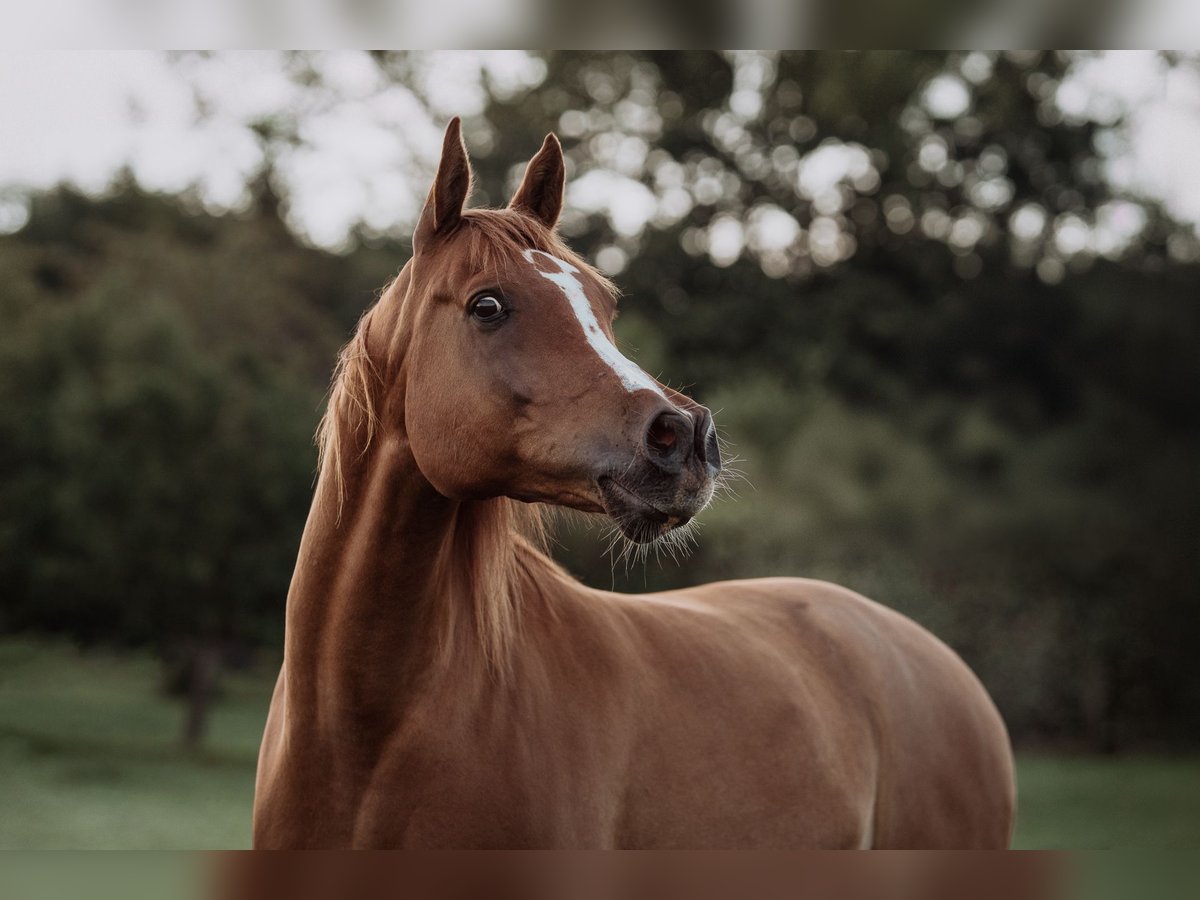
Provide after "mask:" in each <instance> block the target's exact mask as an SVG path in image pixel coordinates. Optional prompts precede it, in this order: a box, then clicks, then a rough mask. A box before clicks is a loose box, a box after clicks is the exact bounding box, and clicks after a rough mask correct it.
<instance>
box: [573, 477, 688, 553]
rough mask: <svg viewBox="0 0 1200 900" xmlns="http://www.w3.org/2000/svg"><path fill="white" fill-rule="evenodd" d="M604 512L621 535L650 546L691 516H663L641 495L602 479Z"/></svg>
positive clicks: (664, 514) (599, 482)
mask: <svg viewBox="0 0 1200 900" xmlns="http://www.w3.org/2000/svg"><path fill="white" fill-rule="evenodd" d="M596 486H597V487H598V488H599V489H600V497H601V499H602V501H603V503H604V511H605V512H606V513H608V516H609V518H611V519H612V520H613V522H615V523H616V525H617V528H619V529H620V530H621V533H622V534H623V535H625V537H627V538H629V539H630V540H631V541H635V542H636V543H639V544H647V543H650V542H651V541H655V540H658V539H659V538H660V537H662V536H663V535H664V534H666V533H667V532H668V531H670V530H671V529H672V528H677V527H679V526H680V525H684V524H686V523H687V522H688V520H689V519H690V518H691V516H675V515H671V514H670V513H666V512H663V511H662V510H661V509H659V508H658V507H657V506H655V505H654V504H653V503H651V502H650V501H649V500H647V499H645V498H644V497H642V496H641V495H640V494H638V493H636V492H635V491H633V490H631V489H630V488H628V487H626V486H625V485H623V484H621V482H619V481H617V480H616V479H615V478H611V477H610V476H608V475H602V476H600V477H599V478H597V479H596Z"/></svg>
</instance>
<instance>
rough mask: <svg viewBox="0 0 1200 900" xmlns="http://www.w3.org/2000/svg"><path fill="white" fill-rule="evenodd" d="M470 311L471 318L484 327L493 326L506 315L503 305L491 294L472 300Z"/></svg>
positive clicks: (506, 311)
mask: <svg viewBox="0 0 1200 900" xmlns="http://www.w3.org/2000/svg"><path fill="white" fill-rule="evenodd" d="M470 311H471V317H472V318H474V319H475V321H476V322H482V323H483V324H485V325H493V324H495V323H496V322H499V321H500V320H501V319H503V318H504V317H505V316H506V315H508V310H507V309H505V308H504V304H503V303H501V302H500V301H499V300H497V299H496V298H495V297H493V296H492V295H491V294H483V295H481V296H479V297H476V298H475V299H474V300H472V301H471V310H470Z"/></svg>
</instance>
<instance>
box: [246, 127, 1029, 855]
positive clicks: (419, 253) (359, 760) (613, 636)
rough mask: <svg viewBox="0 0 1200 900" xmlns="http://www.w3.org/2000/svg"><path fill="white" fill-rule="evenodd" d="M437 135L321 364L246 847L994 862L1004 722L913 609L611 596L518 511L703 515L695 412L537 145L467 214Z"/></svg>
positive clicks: (833, 591) (648, 533) (747, 597)
mask: <svg viewBox="0 0 1200 900" xmlns="http://www.w3.org/2000/svg"><path fill="white" fill-rule="evenodd" d="M471 181H472V172H471V166H470V162H469V160H468V157H467V150H466V146H465V144H464V142H463V138H462V133H461V125H460V122H459V120H458V119H457V118H456V119H454V120H452V121H451V123H450V125H449V127H448V128H447V129H446V132H445V137H444V141H443V146H442V155H441V159H440V162H439V165H438V169H437V174H436V176H435V178H434V182H433V185H432V187H431V189H430V191H429V194H428V199H427V201H426V203H425V206H424V208H423V210H422V212H421V215H420V218H419V221H418V224H417V226H416V229H415V231H414V235H413V255H412V258H411V259H410V260H409V261H408V262H407V263H406V264H405V265H404V267H403V269H402V270H401V271H400V272H399V274H398V275H397V276H396V278H395V279H394V281H393V282H392V283H391V284H390V285H389V286H388V287H387V288H386V289H385V290H384V292H383V293H382V295H381V297H380V298H379V300H378V302H377V303H376V304H375V305H374V306H373V308H371V309H370V310H368V311H367V312H366V313H365V314H364V316H363V318H362V319H361V320H360V322H359V325H358V327H357V329H356V331H355V333H354V335H353V337H352V339H351V340H350V341H349V343H348V344H347V345H346V346H345V347H344V348H343V350H342V352H341V355H340V357H339V361H338V365H337V369H336V372H335V375H334V380H333V385H332V388H331V390H330V396H329V401H328V407H327V410H326V413H325V416H324V419H323V420H322V424H321V427H320V429H319V433H318V440H319V446H320V464H319V473H318V476H317V481H316V486H315V489H314V498H313V502H312V508H311V511H310V514H309V517H308V520H307V524H306V526H305V529H304V532H303V536H302V538H301V543H300V548H299V553H298V557H297V562H296V568H295V573H294V576H293V579H292V582H291V587H290V589H289V592H288V597H287V608H286V632H285V639H284V657H283V664H282V669H281V672H280V674H279V678H278V682H277V684H276V688H275V692H274V696H273V698H272V701H271V706H270V710H269V714H268V718H267V722H266V727H265V731H264V736H263V741H262V747H261V751H260V755H259V764H258V772H257V779H256V786H255V804H254V819H253V840H254V845H255V847H258V848H350V847H365V848H568V849H569V848H694V849H704V848H728V849H736V848H788V849H794V848H871V847H880V848H1002V847H1006V846H1007V845H1008V843H1009V841H1010V839H1011V833H1012V826H1013V817H1014V808H1015V798H1014V778H1013V764H1012V754H1011V750H1010V746H1009V741H1008V736H1007V733H1006V730H1005V726H1004V724H1003V721H1002V720H1001V718H1000V716H999V714H998V712H997V710H996V708H995V707H994V705H993V704H992V702H991V700H990V698H989V697H988V694H987V693H986V691H985V690H984V688H983V687H982V685H981V684H980V682H979V681H978V680H977V679H976V677H975V676H974V675H973V673H972V672H971V671H970V669H969V668H968V667H967V666H966V665H965V664H964V663H963V662H962V661H961V660H960V658H959V657H958V656H956V655H955V653H954V652H952V651H951V650H950V649H949V648H948V647H947V646H945V645H944V644H943V643H941V642H940V641H939V640H938V639H937V638H935V637H934V636H933V635H931V634H930V633H929V632H927V631H925V630H924V629H923V628H921V627H920V626H918V625H916V624H915V623H914V622H912V621H910V620H909V619H907V618H905V617H903V616H901V615H899V614H898V613H896V612H894V611H892V610H889V609H887V608H885V607H883V606H881V605H878V604H876V603H874V602H872V601H870V600H867V599H866V598H864V597H862V596H860V595H858V594H856V593H853V592H852V591H850V590H847V589H845V588H842V587H838V586H835V585H832V584H828V583H824V582H820V581H815V580H806V579H801V578H764V579H754V580H743V581H727V582H721V583H712V584H705V585H703V586H700V587H695V588H688V589H684V590H676V591H669V592H664V593H650V594H641V595H624V594H620V593H612V592H606V591H602V590H594V589H592V588H590V587H587V586H584V585H583V584H581V583H579V582H578V581H577V580H575V579H574V578H573V577H571V575H569V574H568V573H567V572H566V571H565V570H564V569H563V568H561V567H560V566H559V565H557V564H556V563H555V562H554V561H553V560H552V559H551V558H550V557H549V555H548V554H547V552H546V549H545V547H546V543H545V538H544V529H543V525H542V512H541V511H543V510H545V509H546V508H547V507H548V506H561V507H568V508H570V509H574V510H579V511H582V512H585V513H594V514H598V515H601V516H607V517H609V518H610V519H611V520H612V522H613V523H615V525H616V527H617V528H618V529H620V531H621V533H622V534H623V535H624V536H625V537H626V538H628V539H629V540H630V541H631V542H634V543H636V544H638V545H641V544H648V543H652V542H655V541H661V540H663V539H664V538H667V537H668V536H670V535H672V534H676V533H677V531H678V529H681V528H685V527H687V525H688V523H689V522H690V521H691V520H692V519H693V517H695V516H696V515H697V514H698V513H699V512H700V511H701V509H703V508H704V507H705V505H706V504H707V503H708V502H709V500H710V499H711V497H712V494H713V491H714V485H715V484H716V481H717V479H718V477H719V475H720V472H721V468H722V462H721V456H720V453H721V449H720V445H719V442H718V440H717V437H716V431H715V428H714V425H713V419H712V416H711V414H710V412H709V410H708V409H706V408H705V407H703V406H701V405H700V404H699V403H697V402H695V401H694V400H692V399H691V398H689V397H687V396H685V395H684V394H682V393H680V392H679V391H676V390H672V389H671V388H669V387H667V386H666V385H665V384H662V383H660V382H659V381H657V380H656V379H654V378H652V377H650V376H649V375H648V374H646V372H644V371H643V370H641V369H640V368H638V367H637V366H636V365H635V364H634V363H632V362H631V361H630V360H629V359H627V358H626V357H625V356H623V355H622V354H621V353H620V352H619V351H618V349H617V347H616V344H615V341H614V337H613V331H612V322H613V318H614V315H615V313H616V296H617V294H616V290H615V289H614V287H613V285H612V284H611V283H610V282H609V281H607V280H606V279H605V278H604V277H602V276H601V275H600V274H599V273H598V272H597V271H596V270H595V269H593V268H592V267H591V266H589V265H588V264H587V263H586V262H584V261H583V260H582V259H581V258H579V257H578V256H576V255H575V254H574V253H572V252H571V250H570V249H569V248H568V247H567V246H566V245H565V243H564V242H563V240H562V238H561V237H560V236H559V234H558V232H557V230H556V226H557V223H558V219H559V216H560V213H561V210H562V206H563V200H564V181H565V165H564V158H563V152H562V147H561V145H560V144H559V142H558V139H557V138H556V137H555V136H554V135H553V134H551V135H548V136H547V137H546V139H545V142H544V143H543V145H542V147H541V149H540V150H539V151H538V152H537V154H536V155H535V156H534V157H533V158H532V159H531V160H530V161H529V163H528V165H527V168H526V170H525V174H524V178H523V180H522V181H521V183H520V186H519V188H518V189H517V191H516V193H515V194H514V195H513V197H512V199H511V201H510V202H509V204H508V206H507V207H505V208H502V209H482V208H480V209H475V208H467V199H468V196H469V194H470V192H471Z"/></svg>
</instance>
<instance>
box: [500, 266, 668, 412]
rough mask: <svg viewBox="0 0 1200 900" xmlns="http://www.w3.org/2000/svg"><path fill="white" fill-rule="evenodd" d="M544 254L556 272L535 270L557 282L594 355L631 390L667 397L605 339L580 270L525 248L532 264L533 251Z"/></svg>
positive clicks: (650, 379) (652, 380) (606, 336)
mask: <svg viewBox="0 0 1200 900" xmlns="http://www.w3.org/2000/svg"><path fill="white" fill-rule="evenodd" d="M535 253H536V254H537V255H538V256H541V257H544V258H545V259H547V260H549V261H550V262H552V263H554V265H555V267H556V268H557V269H558V271H557V272H543V271H542V270H541V269H537V266H536V265H534V268H535V269H537V273H538V274H539V275H541V276H542V277H543V278H546V279H549V280H550V281H553V282H554V283H555V284H556V285H558V288H559V290H561V291H562V292H563V294H564V295H566V298H567V301H568V302H569V303H570V304H571V311H572V312H573V313H575V318H576V320H577V321H578V322H579V325H580V327H581V328H583V336H584V337H585V338H587V342H588V343H589V344H590V345H591V347H592V349H593V350H595V351H596V355H597V356H599V357H600V358H601V359H602V360H604V362H605V364H606V365H607V366H608V367H609V368H610V369H612V370H613V371H614V372H616V373H617V377H618V378H619V379H621V384H623V385H624V386H625V390H627V391H629V392H631V393H632V392H633V391H654V393H656V394H658V396H660V397H662V398H663V399H664V400H665V399H667V398H666V395H665V394H663V392H662V390H661V389H660V388H659V386H658V385H657V384H656V383H655V382H654V379H653V378H651V377H650V376H649V375H647V374H646V373H645V372H643V371H642V370H641V369H639V368H638V367H637V366H636V365H634V364H633V362H631V361H630V360H628V359H626V358H625V357H624V356H622V355H621V351H620V350H618V349H617V348H616V346H614V344H613V342H612V341H610V340H609V339H608V335H606V334H605V333H604V329H602V328H601V327H600V323H599V322H597V321H596V314H595V313H593V312H592V304H591V303H589V302H588V298H587V294H585V293H584V291H583V282H581V281H580V280H579V279H578V278H576V277H575V276H576V275H578V274H579V269H577V268H576V267H575V266H573V265H571V264H570V263H569V262H567V261H565V260H562V259H559V258H558V257H557V256H551V255H550V254H549V253H546V252H545V251H544V250H526V251H525V254H524V255H525V259H527V260H528V261H529V262H530V264H533V257H534V254H535Z"/></svg>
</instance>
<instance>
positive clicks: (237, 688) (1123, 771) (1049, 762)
mask: <svg viewBox="0 0 1200 900" xmlns="http://www.w3.org/2000/svg"><path fill="white" fill-rule="evenodd" d="M274 675H275V672H274V670H273V668H272V667H270V666H266V667H264V671H262V672H259V673H257V674H255V675H246V676H238V677H233V678H229V679H227V680H226V682H225V685H224V693H223V696H222V698H221V700H220V702H219V703H218V705H217V707H216V708H215V710H214V713H213V720H212V725H211V731H210V734H209V737H208V740H207V742H206V746H205V749H204V751H203V752H200V753H192V754H189V753H185V752H184V751H183V750H182V749H181V748H180V745H179V734H180V732H181V729H182V715H183V709H182V706H181V705H180V704H179V703H177V702H174V701H171V700H167V699H165V698H164V697H163V696H162V695H161V694H160V693H159V691H158V684H159V669H158V666H157V664H156V663H155V662H154V661H153V660H151V659H149V658H146V657H136V656H135V657H129V656H117V655H113V654H109V653H89V654H80V653H79V652H77V651H75V650H74V649H72V648H70V647H68V646H65V645H61V644H47V643H32V642H22V641H11V640H9V641H3V642H0V848H85V847H86V848H99V847H109V848H128V849H134V848H146V849H150V848H154V849H165V848H188V849H193V848H219V847H244V846H247V845H248V844H249V840H250V807H251V801H252V797H253V791H254V764H255V757H256V754H257V750H258V740H259V737H260V735H261V731H262V719H263V716H264V715H265V713H266V709H267V704H268V702H269V700H270V692H271V685H272V684H273V680H274ZM1018 767H1019V781H1020V802H1019V809H1020V815H1019V821H1018V828H1017V838H1016V844H1017V846H1019V847H1055V848H1095V847H1194V846H1196V845H1200V759H1198V758H1195V757H1190V758H1189V757H1184V758H1162V757H1144V756H1139V757H1120V758H1116V759H1098V758H1094V757H1065V756H1046V755H1022V756H1021V757H1020V758H1019V760H1018Z"/></svg>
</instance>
